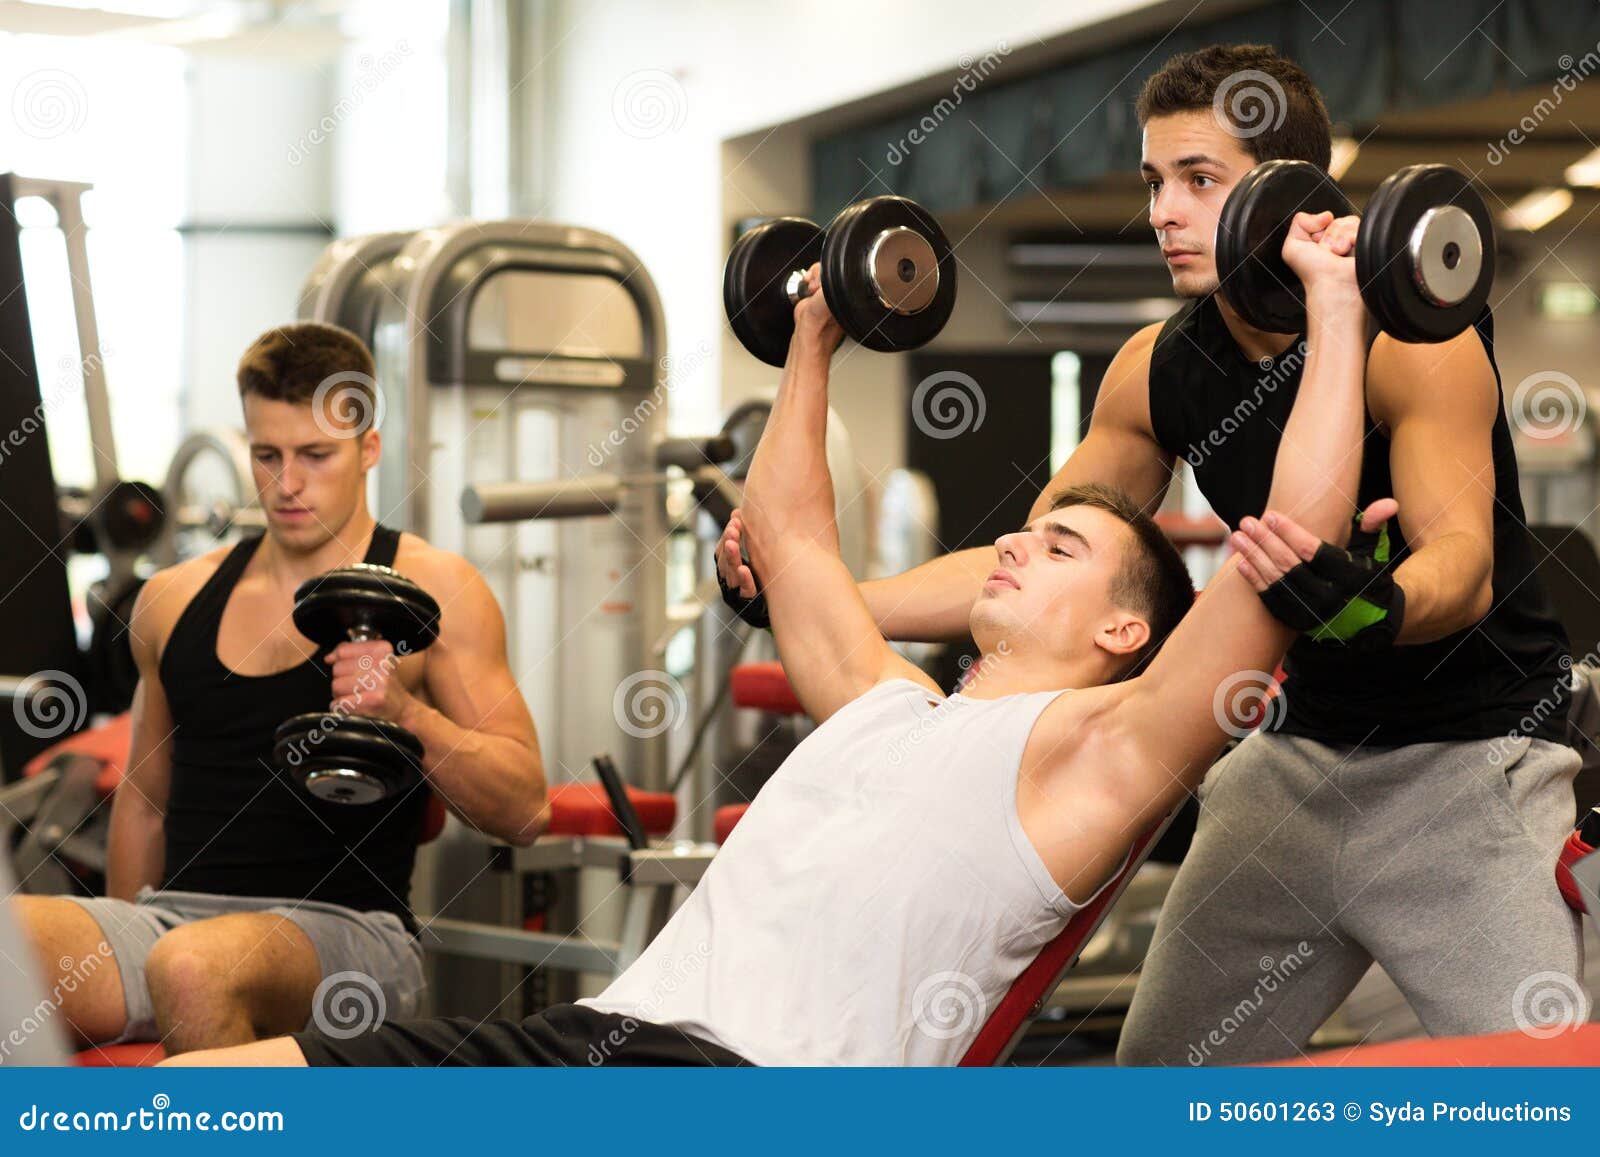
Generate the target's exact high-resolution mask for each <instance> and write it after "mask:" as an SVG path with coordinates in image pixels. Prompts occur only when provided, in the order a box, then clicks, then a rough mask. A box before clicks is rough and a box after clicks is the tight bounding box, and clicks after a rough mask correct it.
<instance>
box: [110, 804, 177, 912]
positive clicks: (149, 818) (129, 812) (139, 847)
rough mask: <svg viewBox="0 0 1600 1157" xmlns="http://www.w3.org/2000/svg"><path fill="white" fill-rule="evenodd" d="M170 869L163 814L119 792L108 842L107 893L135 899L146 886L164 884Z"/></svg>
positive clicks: (119, 897) (123, 898)
mask: <svg viewBox="0 0 1600 1157" xmlns="http://www.w3.org/2000/svg"><path fill="white" fill-rule="evenodd" d="M165 868H166V830H165V819H164V817H163V816H162V814H161V813H160V812H158V811H155V810H153V809H152V808H150V807H148V806H147V805H144V804H143V803H135V802H127V801H125V800H124V799H123V797H122V795H121V794H120V793H119V794H118V795H117V796H116V797H115V798H114V799H113V800H112V804H111V828H110V832H109V834H108V836H107V843H106V895H107V896H110V897H112V898H113V899H117V900H132V899H133V898H134V897H135V896H137V895H138V894H139V889H140V888H143V887H147V886H148V887H151V888H157V887H160V886H161V876H162V873H163V871H164V870H165Z"/></svg>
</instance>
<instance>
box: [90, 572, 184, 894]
mask: <svg viewBox="0 0 1600 1157" xmlns="http://www.w3.org/2000/svg"><path fill="white" fill-rule="evenodd" d="M170 580H171V572H170V571H163V572H161V573H159V574H156V575H154V576H153V577H152V578H151V579H150V580H149V581H148V582H147V583H145V585H144V587H143V588H142V589H141V590H140V591H139V598H138V600H137V601H136V602H135V603H134V607H133V617H132V619H131V620H130V621H129V624H128V641H129V644H130V646H131V647H132V650H133V659H134V663H135V664H136V665H137V666H138V669H139V685H138V687H137V688H136V689H135V690H134V693H133V720H132V722H133V727H132V742H131V744H130V747H129V750H128V764H127V769H126V771H125V772H124V774H123V777H122V783H121V785H120V786H119V787H118V788H117V791H116V794H115V795H114V796H112V797H111V829H110V835H109V844H108V846H107V849H106V894H107V895H108V896H111V897H113V898H115V899H119V900H132V899H133V898H134V896H136V895H137V894H138V892H139V889H140V888H142V887H144V886H146V885H149V886H150V887H152V888H156V887H159V886H160V884H161V877H162V873H163V871H164V870H165V867H166V864H165V859H166V831H165V822H166V808H167V791H168V789H169V787H170V786H171V783H172V733H173V730H174V726H173V722H172V712H171V710H170V708H169V707H168V706H167V696H166V692H165V690H164V689H163V688H162V686H161V677H160V674H159V672H158V670H157V667H158V661H159V660H158V653H157V652H158V639H159V638H162V637H164V636H165V632H166V630H167V629H168V627H169V624H170V622H171V620H172V619H173V618H174V617H175V616H174V615H173V614H171V613H170V612H171V611H172V608H171V607H170V606H166V605H163V604H164V603H165V602H166V601H167V600H168V598H169V597H170Z"/></svg>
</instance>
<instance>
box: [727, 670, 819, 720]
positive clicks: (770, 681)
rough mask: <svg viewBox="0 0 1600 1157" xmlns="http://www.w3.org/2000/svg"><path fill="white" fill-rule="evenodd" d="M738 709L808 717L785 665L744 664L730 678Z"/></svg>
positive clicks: (732, 672) (734, 702)
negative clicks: (743, 708)
mask: <svg viewBox="0 0 1600 1157" xmlns="http://www.w3.org/2000/svg"><path fill="white" fill-rule="evenodd" d="M728 691H729V695H730V696H731V698H732V699H733V705H734V706H735V707H751V708H754V709H755V710H757V711H766V712H769V713H771V714H773V715H804V714H805V713H806V709H805V708H804V707H802V706H800V700H799V699H797V698H795V694H794V688H793V687H791V686H789V676H787V675H785V674H784V673H783V664H782V663H777V662H773V663H740V664H739V665H738V666H737V667H735V668H734V669H733V670H732V671H731V672H730V673H729V675H728Z"/></svg>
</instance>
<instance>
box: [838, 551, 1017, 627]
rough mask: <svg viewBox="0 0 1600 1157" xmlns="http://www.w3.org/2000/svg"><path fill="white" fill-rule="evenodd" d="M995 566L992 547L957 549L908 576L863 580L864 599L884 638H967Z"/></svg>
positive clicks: (917, 568)
mask: <svg viewBox="0 0 1600 1157" xmlns="http://www.w3.org/2000/svg"><path fill="white" fill-rule="evenodd" d="M993 569H994V550H993V549H992V548H990V547H973V548H972V549H970V550H958V551H956V552H955V553H954V554H946V555H941V556H940V557H938V558H935V559H930V560H929V561H927V562H925V563H923V564H922V565H921V566H919V567H913V568H912V569H911V570H908V571H906V572H905V573H904V574H897V575H894V576H893V577H891V578H883V579H874V580H873V581H872V582H866V583H862V584H861V597H862V598H863V599H864V600H865V601H866V604H867V610H868V611H869V612H871V614H872V618H873V620H874V621H875V622H876V623H877V624H878V629H879V630H880V631H882V632H883V635H884V637H885V638H888V639H897V640H899V641H901V642H906V643H943V642H949V641H952V640H959V639H966V638H967V637H969V631H968V627H967V618H968V615H969V614H970V613H971V611H972V604H973V603H974V602H975V601H976V600H977V597H978V594H979V592H980V591H981V590H982V589H983V580H984V578H985V577H987V576H988V574H989V572H990V571H992V570H993Z"/></svg>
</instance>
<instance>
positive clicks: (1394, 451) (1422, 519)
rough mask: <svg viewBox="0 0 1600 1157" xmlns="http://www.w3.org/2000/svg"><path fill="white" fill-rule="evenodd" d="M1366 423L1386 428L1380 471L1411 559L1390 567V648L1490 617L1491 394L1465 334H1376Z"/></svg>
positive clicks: (1479, 354)
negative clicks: (1396, 629) (1394, 623)
mask: <svg viewBox="0 0 1600 1157" xmlns="http://www.w3.org/2000/svg"><path fill="white" fill-rule="evenodd" d="M1367 397H1368V402H1369V405H1370V407H1371V409H1372V414H1373V417H1374V418H1375V419H1377V420H1378V421H1379V422H1382V423H1383V424H1384V425H1385V426H1386V427H1388V429H1389V439H1390V449H1389V468H1390V473H1391V476H1392V478H1393V482H1394V497H1395V498H1396V499H1398V500H1399V503H1400V527H1401V529H1402V530H1403V531H1404V532H1405V537H1406V542H1407V544H1408V545H1409V546H1410V549H1411V553H1410V554H1409V555H1407V557H1406V559H1405V560H1404V561H1403V562H1401V564H1400V565H1399V566H1398V567H1396V568H1395V571H1394V579H1395V581H1396V582H1397V583H1399V584H1400V588H1401V590H1403V591H1404V592H1405V597H1406V603H1405V617H1404V619H1403V621H1402V623H1401V629H1400V635H1399V638H1397V639H1396V640H1395V642H1396V643H1397V644H1400V645H1405V644H1408V643H1427V642H1431V641H1433V640H1434V639H1440V638H1443V637H1444V636H1446V635H1449V634H1453V633H1455V632H1456V631H1459V630H1461V629H1463V628H1464V627H1469V626H1471V625H1472V624H1473V623H1475V622H1477V621H1478V620H1479V619H1481V618H1483V616H1484V615H1486V614H1488V612H1489V604H1490V601H1491V599H1492V588H1491V582H1490V579H1491V575H1492V571H1493V568H1494V485H1495V479H1494V454H1493V449H1492V447H1491V440H1490V439H1491V434H1492V432H1493V430H1494V423H1495V418H1496V417H1497V416H1498V414H1499V412H1500V397H1499V387H1498V385H1497V383H1496V382H1495V377H1494V369H1493V368H1492V367H1491V366H1490V364H1489V358H1488V355H1487V354H1486V353H1485V352H1484V349H1483V343H1482V342H1481V341H1480V340H1479V339H1478V335H1477V333H1476V332H1475V331H1474V330H1471V329H1469V330H1467V331H1466V332H1465V333H1462V334H1459V335H1458V336H1456V337H1454V338H1452V339H1451V340H1450V341H1448V342H1445V343H1442V344H1440V345H1406V344H1403V343H1401V342H1398V341H1395V340H1394V339H1393V338H1390V337H1387V336H1385V337H1380V338H1379V339H1378V340H1377V342H1376V343H1374V345H1373V347H1372V355H1371V360H1370V362H1369V365H1368V369H1367Z"/></svg>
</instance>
